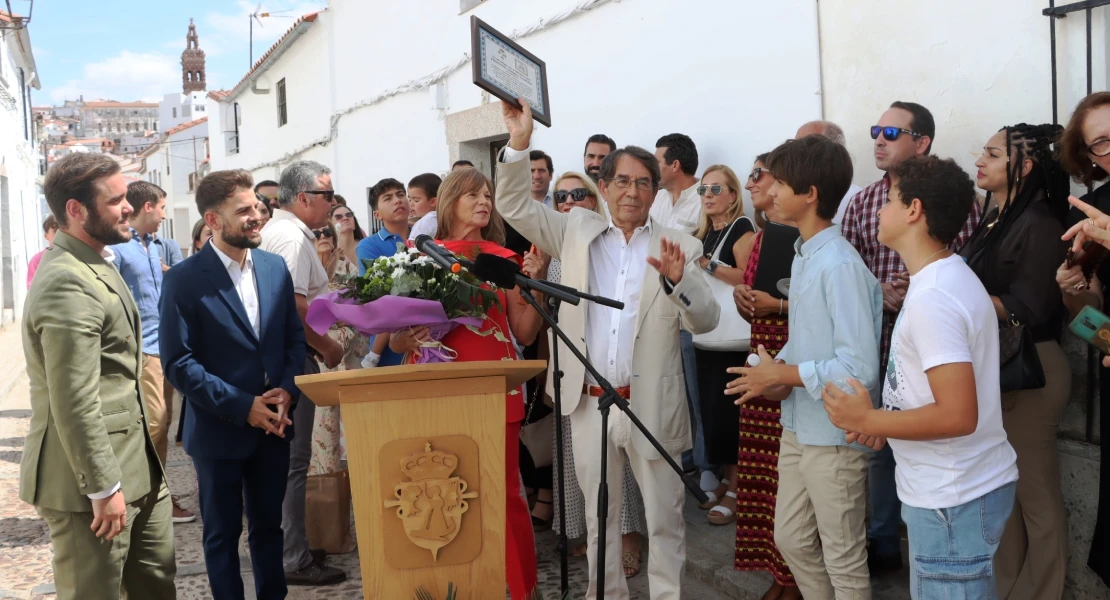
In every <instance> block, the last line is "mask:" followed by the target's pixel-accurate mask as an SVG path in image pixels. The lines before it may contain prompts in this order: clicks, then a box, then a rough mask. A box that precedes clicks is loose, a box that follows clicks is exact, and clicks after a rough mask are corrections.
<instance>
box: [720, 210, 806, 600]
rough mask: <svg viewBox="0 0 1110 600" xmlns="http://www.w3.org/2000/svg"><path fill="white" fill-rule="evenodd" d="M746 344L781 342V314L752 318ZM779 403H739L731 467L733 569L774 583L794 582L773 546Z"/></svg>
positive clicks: (755, 260) (777, 345) (773, 348)
mask: <svg viewBox="0 0 1110 600" xmlns="http://www.w3.org/2000/svg"><path fill="white" fill-rule="evenodd" d="M762 247H763V232H759V233H757V234H756V238H755V244H754V246H753V247H752V253H751V256H750V257H749V258H748V266H747V269H746V270H745V271H744V284H745V285H751V284H752V282H754V281H755V270H756V267H757V266H758V265H759V252H760V250H761V249H762ZM751 324H752V348H756V347H758V346H759V345H760V344H763V347H764V348H766V350H767V352H768V353H770V354H771V356H775V355H777V354H778V353H779V350H781V349H782V347H783V346H785V345H786V338H787V324H788V322H787V319H786V316H785V315H784V316H782V317H778V316H776V317H774V318H770V317H767V318H760V319H752V321H751ZM781 416H782V409H781V408H780V403H779V402H772V401H770V400H765V399H763V398H756V399H753V400H751V401H749V402H747V403H745V404H744V405H743V406H741V407H740V451H739V455H738V456H737V465H738V467H739V468H738V470H737V472H736V480H737V481H736V496H737V498H738V500H737V503H736V512H737V518H736V563H735V568H736V570H737V571H767V572H769V573H771V574H772V575H774V577H775V581H776V582H778V583H779V584H780V585H783V586H789V587H794V586H796V585H797V584H796V583H795V582H794V575H793V574H792V573H791V572H790V568H789V567H788V566H786V562H785V561H784V560H783V559H782V555H781V554H779V550H778V548H777V547H776V546H775V499H776V497H777V494H778V489H779V470H778V462H779V440H780V438H781V437H782V424H781V423H780V422H779V418H780V417H781Z"/></svg>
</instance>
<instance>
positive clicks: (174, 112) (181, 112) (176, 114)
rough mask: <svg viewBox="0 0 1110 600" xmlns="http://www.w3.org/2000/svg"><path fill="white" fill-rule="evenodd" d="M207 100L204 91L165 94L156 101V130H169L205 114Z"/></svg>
mask: <svg viewBox="0 0 1110 600" xmlns="http://www.w3.org/2000/svg"><path fill="white" fill-rule="evenodd" d="M207 102H208V99H207V98H206V94H205V92H190V93H188V94H182V93H181V92H177V93H173V94H165V95H164V96H163V97H162V101H161V102H159V103H158V131H169V130H171V129H173V128H174V127H177V126H178V125H181V124H182V123H188V122H189V121H194V120H196V119H199V118H201V117H203V116H205V115H206V114H208V113H207V108H206V104H207ZM197 107H200V108H199V109H198V108H197Z"/></svg>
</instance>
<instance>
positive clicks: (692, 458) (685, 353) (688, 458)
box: [679, 331, 740, 471]
mask: <svg viewBox="0 0 1110 600" xmlns="http://www.w3.org/2000/svg"><path fill="white" fill-rule="evenodd" d="M679 339H680V340H681V342H682V372H683V376H684V378H685V379H686V405H687V406H688V407H689V409H690V427H691V428H693V432H692V436H693V438H694V450H693V452H692V453H691V451H690V450H687V451H686V452H683V453H682V467H683V468H684V469H687V470H689V469H691V468H693V467H697V468H699V469H701V470H703V471H710V470H713V468H714V466H713V465H711V464H709V459H708V458H707V457H706V454H705V434H704V431H705V430H704V429H703V428H702V425H701V402H699V401H698V398H699V396H698V363H697V359H696V358H695V355H694V336H693V334H691V333H690V332H689V331H680V332H679ZM736 426H737V427H739V426H740V424H739V423H737V424H736Z"/></svg>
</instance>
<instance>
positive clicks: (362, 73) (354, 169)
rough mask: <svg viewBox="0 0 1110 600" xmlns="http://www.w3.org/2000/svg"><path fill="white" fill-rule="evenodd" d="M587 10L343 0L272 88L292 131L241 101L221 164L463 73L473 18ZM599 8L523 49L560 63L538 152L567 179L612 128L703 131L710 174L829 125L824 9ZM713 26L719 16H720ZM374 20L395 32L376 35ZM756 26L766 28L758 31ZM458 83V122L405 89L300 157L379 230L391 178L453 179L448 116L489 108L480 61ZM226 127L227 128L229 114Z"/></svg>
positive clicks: (269, 173) (633, 3) (645, 133)
mask: <svg viewBox="0 0 1110 600" xmlns="http://www.w3.org/2000/svg"><path fill="white" fill-rule="evenodd" d="M578 4H581V2H580V1H579V0H547V1H541V0H514V1H502V0H498V1H494V2H487V3H485V4H483V5H481V6H480V7H478V8H477V9H476V10H474V11H469V12H468V13H466V14H464V15H459V14H458V4H457V3H444V2H439V1H437V0H413V1H409V2H404V3H388V4H387V3H376V2H373V3H367V2H358V1H357V0H332V2H331V3H330V6H329V9H328V10H327V11H326V12H324V13H322V14H321V15H320V17H319V19H318V20H317V22H316V23H315V25H313V27H312V28H310V29H309V30H308V32H307V33H305V34H304V36H303V38H302V39H300V40H298V41H297V42H296V43H295V44H294V45H293V47H292V48H291V49H290V51H289V52H288V53H287V54H286V55H285V56H283V57H281V58H280V59H279V60H278V61H277V64H276V65H275V66H274V67H272V68H271V69H270V71H269V72H268V73H267V76H266V79H267V83H268V85H269V84H272V83H273V82H276V81H277V80H278V79H280V78H281V77H287V80H286V82H287V89H288V91H289V95H290V100H289V103H290V109H289V111H290V112H289V114H290V123H289V125H286V126H285V127H283V128H281V129H275V128H274V127H273V125H274V123H275V120H276V116H275V114H276V111H275V104H276V100H275V98H274V97H273V95H272V94H271V95H268V96H267V95H254V94H251V93H250V92H247V93H244V94H241V95H240V96H238V97H236V98H229V99H228V101H227V104H230V102H231V101H238V102H240V103H241V105H242V107H241V111H242V125H241V126H240V148H241V150H240V153H239V154H238V155H231V156H228V155H226V153H225V152H224V151H223V150H222V149H219V150H217V147H216V146H217V144H218V143H214V144H213V168H214V169H223V168H229V167H244V168H248V169H250V168H252V167H255V166H257V165H259V164H263V163H266V162H268V161H272V160H274V159H276V158H279V157H281V156H282V155H283V154H285V153H287V152H290V151H292V150H294V149H298V148H301V147H303V146H304V145H306V144H308V143H309V142H311V141H312V140H316V139H320V138H324V139H326V138H327V137H328V135H329V131H328V127H329V120H328V117H329V114H332V113H334V112H338V111H343V110H345V109H347V108H349V107H352V106H354V105H356V104H358V103H361V102H363V101H365V100H367V99H370V98H373V97H376V96H379V95H381V94H382V93H383V92H386V91H388V90H393V89H395V88H398V87H400V86H402V85H404V84H406V83H408V82H410V81H411V80H414V79H419V78H422V77H424V76H427V75H430V74H432V73H435V72H437V71H439V70H441V69H443V68H444V67H446V66H448V65H452V64H455V63H457V62H458V61H459V59H460V57H462V55H463V54H464V53H468V52H469V50H470V26H469V19H470V15H471V14H477V15H478V16H479V17H480V18H482V19H483V20H485V21H487V22H488V23H490V24H491V25H493V26H494V27H496V28H498V29H500V30H501V31H503V32H511V31H513V30H514V29H520V30H523V29H524V28H527V27H529V26H532V25H536V24H538V23H540V21H541V19H542V20H545V21H549V20H550V19H551V18H552V17H553V16H554V15H557V14H559V13H562V12H565V11H567V10H569V9H571V8H573V7H574V6H576V5H578ZM598 4H599V7H598V8H596V9H595V10H591V11H588V12H585V13H583V14H580V15H578V16H576V17H574V18H572V19H570V20H567V21H564V22H562V23H560V24H558V25H555V26H552V27H551V28H550V29H546V30H543V31H539V32H537V33H534V34H531V35H528V36H526V37H525V38H523V39H521V40H520V43H521V44H522V45H523V46H524V47H526V48H527V49H529V50H530V51H532V52H533V53H535V54H536V55H537V56H539V57H540V58H542V59H543V60H545V61H546V62H547V66H548V73H549V77H550V81H549V92H550V94H551V99H552V100H551V106H552V109H551V110H552V118H553V123H554V127H553V128H552V129H546V128H543V127H542V126H538V127H539V130H538V131H537V134H536V137H535V146H536V147H537V148H540V149H543V150H545V151H547V152H548V153H549V154H551V155H552V157H553V158H554V162H555V169H556V172H561V171H564V170H578V171H580V170H581V169H582V149H583V146H584V144H585V140H586V138H587V137H589V136H590V135H591V134H594V133H599V132H600V133H606V134H608V135H609V136H611V137H613V138H614V139H616V141H617V143H618V144H620V145H627V144H637V145H641V146H645V147H647V148H649V149H653V148H654V144H655V141H656V140H657V139H658V138H659V137H660V136H662V135H664V134H667V133H672V132H682V133H687V134H689V135H690V136H691V137H692V138H693V139H694V141H695V143H697V145H698V148H699V154H700V162H701V164H702V165H703V167H704V166H708V165H710V164H713V163H716V162H725V163H727V164H730V165H732V166H733V167H734V168H735V169H736V170H737V171H738V172H746V171H747V169H748V168H749V167H750V165H751V161H752V159H753V157H754V156H755V155H756V154H758V153H760V152H763V151H766V150H768V149H770V148H771V147H773V146H774V145H775V144H777V143H779V142H781V141H782V140H784V139H786V138H788V137H790V136H791V135H792V134H793V133H794V131H795V130H796V128H797V126H798V124H800V123H801V122H803V121H805V120H809V119H813V118H817V117H818V116H820V96H819V63H818V53H817V36H816V33H817V23H816V16H817V13H816V7H815V5H814V3H813V2H811V1H809V0H785V1H782V2H776V3H747V2H745V3H737V2H725V1H723V0H690V1H687V2H683V3H681V4H679V3H676V2H674V1H673V0H625V1H623V2H615V1H614V2H608V3H605V2H601V3H598ZM707 14H712V15H713V18H712V19H711V20H707V19H706V15H707ZM367 23H381V24H384V23H388V24H389V25H388V27H386V26H381V27H375V28H374V33H373V35H367V29H366V24H367ZM721 23H732V24H738V25H736V31H735V32H730V31H729V30H727V28H726V29H725V30H721V29H719V28H718V24H721ZM748 23H750V24H752V25H751V26H746V25H743V24H748ZM784 30H790V31H795V32H800V33H796V34H795V36H794V37H793V38H792V39H791V40H790V43H789V44H785V45H784V44H782V43H781V39H778V38H777V37H776V36H777V35H778V32H781V31H784ZM420 32H424V33H425V34H426V35H421V34H420ZM417 39H419V40H420V42H419V43H417V42H416V41H415V40H417ZM671 46H673V47H674V49H673V50H670V49H669V47H671ZM767 65H775V66H777V67H778V68H780V69H782V70H783V71H784V72H789V73H790V77H789V78H784V80H783V81H782V82H780V83H779V84H778V86H777V87H778V89H777V90H776V93H771V91H770V90H767V91H764V90H763V89H761V87H756V86H754V85H753V79H752V78H751V77H750V76H748V75H747V74H748V73H750V72H752V69H756V70H758V69H760V68H761V66H763V67H762V68H769V67H767ZM306 79H307V81H306ZM443 81H444V83H445V84H446V98H447V106H446V109H445V110H435V109H434V108H433V107H432V102H431V99H430V94H429V92H428V91H427V90H419V91H407V92H402V93H399V94H397V95H395V96H392V97H390V98H388V99H386V100H384V101H381V102H378V103H375V104H373V105H371V106H369V107H366V108H362V109H360V110H356V111H354V112H351V113H349V114H347V115H345V116H344V117H342V118H341V119H340V121H339V124H338V128H337V136H336V137H335V138H334V140H333V141H332V142H331V143H330V144H328V145H327V146H325V147H316V148H313V149H311V150H308V151H306V152H304V153H303V154H301V155H300V156H298V158H312V159H314V160H320V161H321V162H323V163H324V164H327V165H329V166H331V167H332V168H333V169H334V171H335V175H334V181H335V183H336V189H337V190H338V191H339V193H341V194H343V195H345V196H346V197H347V198H348V200H349V201H350V203H351V206H352V208H353V209H354V211H355V212H356V214H358V216H359V219H360V221H361V222H362V223H363V224H364V226H365V225H366V224H367V223H369V218H368V217H369V214H368V213H369V211H368V207H367V205H366V202H365V201H364V199H365V197H366V189H367V188H368V187H370V186H372V185H373V184H374V183H375V182H377V181H378V180H379V179H382V178H384V177H395V178H397V179H400V180H402V181H408V179H410V178H411V177H413V176H414V175H417V174H419V173H423V172H426V171H432V172H440V173H443V172H446V171H447V170H448V168H449V166H450V162H449V160H448V147H447V140H446V132H445V125H444V118H445V114H447V113H457V112H461V111H464V110H468V109H471V108H474V107H477V106H479V105H480V104H481V103H482V101H483V99H482V92H481V90H480V89H479V88H477V87H475V86H474V85H473V83H472V81H471V74H470V65H469V63H467V64H465V65H464V66H463V67H462V68H460V69H457V70H455V71H453V72H450V73H448V74H447V76H446V77H444V78H443ZM268 85H266V86H262V84H260V87H268ZM329 87H330V89H331V93H330V94H329V93H328V89H329ZM210 102H211V101H210ZM306 102H307V103H309V104H310V106H311V107H312V109H313V110H312V112H311V114H308V115H304V114H303V112H304V108H303V104H302V103H306ZM222 117H223V119H222V121H221V124H220V128H221V129H224V130H226V129H230V127H228V126H226V125H224V124H223V121H229V118H230V111H229V110H228V114H226V115H222ZM210 118H213V122H214V123H215V120H216V116H215V111H214V110H210ZM700 170H701V169H699V171H700ZM277 172H278V170H277V169H276V168H274V167H265V168H262V169H254V174H255V177H256V179H258V178H262V177H266V178H273V179H276V177H275V175H276V174H277ZM356 199H363V201H355V200H356Z"/></svg>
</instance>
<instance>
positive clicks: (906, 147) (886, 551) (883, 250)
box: [841, 102, 980, 575]
mask: <svg viewBox="0 0 1110 600" xmlns="http://www.w3.org/2000/svg"><path fill="white" fill-rule="evenodd" d="M935 134H936V124H935V122H934V121H933V115H932V113H930V112H929V110H928V109H927V108H925V107H924V106H921V105H920V104H916V103H914V102H894V103H893V104H891V105H890V108H889V109H887V111H886V112H884V113H883V114H882V116H881V117H880V118H879V122H878V123H877V124H876V125H874V126H873V127H871V139H873V140H875V143H874V152H875V166H876V167H878V168H879V169H880V170H882V171H884V173H886V174H884V175H883V178H882V179H880V180H879V181H876V182H875V183H872V184H871V185H869V186H867V187H866V188H864V189H863V191H862V192H860V193H859V194H857V195H856V196H855V197H854V198H852V200H851V202H850V203H849V206H848V207H847V209H846V210H845V211H844V219H843V221H842V222H841V227H842V228H843V232H844V237H845V238H846V239H847V240H848V242H850V243H851V244H852V246H853V247H854V248H855V249H856V251H857V252H859V255H860V257H862V258H863V261H864V263H866V264H867V267H868V268H869V269H871V273H872V274H873V275H875V278H876V279H878V280H879V284H880V286H881V288H882V292H883V329H882V338H881V344H880V347H879V371H880V375H881V377H880V380H882V377H885V374H886V368H887V358H888V356H889V354H890V337H891V334H892V333H893V331H894V322H895V321H896V320H897V318H898V313H899V311H901V310H902V302H903V301H904V300H905V298H906V291H907V289H908V287H909V276H908V274H907V273H906V266H905V264H904V263H903V262H902V259H901V258H899V256H898V253H896V252H895V251H894V250H891V249H890V248H887V247H886V246H884V245H882V244H881V243H880V242H879V210H880V209H881V208H882V207H883V206H884V205H885V204H886V203H887V197H888V194H889V193H890V186H891V184H892V181H891V177H890V174H889V173H890V172H892V171H894V170H896V169H897V167H899V166H900V165H901V164H902V163H904V162H905V161H907V160H909V159H910V158H913V157H915V156H925V155H928V154H929V151H930V150H931V149H932V146H933V137H934V136H935ZM894 183H896V182H894ZM979 217H980V209H979V206H978V203H976V204H975V206H974V207H973V209H972V211H971V215H970V217H969V218H968V220H967V223H965V224H964V227H963V229H962V230H961V231H960V234H959V235H958V236H956V240H955V241H954V242H953V243H952V245H951V246H950V247H951V249H952V250H958V249H959V248H960V247H961V246H963V245H964V243H965V242H967V240H968V238H969V237H971V233H972V232H973V231H974V230H975V226H976V225H977V224H978V223H979ZM894 467H895V462H894V454H893V453H892V452H891V450H890V447H889V446H887V447H884V448H883V449H882V450H880V451H878V452H876V453H875V454H874V456H872V458H871V467H870V469H869V474H868V481H869V489H870V494H871V524H870V527H869V529H868V531H867V540H868V542H867V555H868V556H867V563H868V568H869V569H870V571H871V573H872V574H873V575H875V574H881V573H884V572H891V571H896V570H898V569H900V568H902V550H901V542H900V540H899V534H898V525H899V523H901V519H902V517H901V512H902V503H901V502H900V501H899V500H898V492H897V489H896V487H895V483H894Z"/></svg>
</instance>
